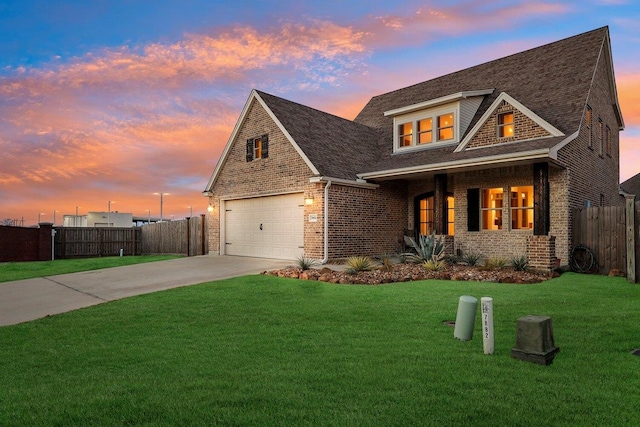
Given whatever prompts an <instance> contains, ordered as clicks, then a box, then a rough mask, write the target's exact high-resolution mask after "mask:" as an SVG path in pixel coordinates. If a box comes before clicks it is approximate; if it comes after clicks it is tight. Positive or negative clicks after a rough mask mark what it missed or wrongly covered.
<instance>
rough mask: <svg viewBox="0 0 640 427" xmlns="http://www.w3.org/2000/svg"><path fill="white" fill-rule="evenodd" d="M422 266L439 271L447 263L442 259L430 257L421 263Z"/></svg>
mask: <svg viewBox="0 0 640 427" xmlns="http://www.w3.org/2000/svg"><path fill="white" fill-rule="evenodd" d="M422 266H423V267H424V268H426V269H427V270H431V271H440V270H444V269H445V268H446V266H447V263H446V262H445V261H444V260H436V259H430V260H427V261H425V262H424V263H422Z"/></svg>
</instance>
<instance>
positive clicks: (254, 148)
mask: <svg viewBox="0 0 640 427" xmlns="http://www.w3.org/2000/svg"><path fill="white" fill-rule="evenodd" d="M267 157H269V135H268V134H264V135H262V136H260V137H258V138H249V139H247V151H246V159H247V162H251V161H253V160H257V159H266V158H267Z"/></svg>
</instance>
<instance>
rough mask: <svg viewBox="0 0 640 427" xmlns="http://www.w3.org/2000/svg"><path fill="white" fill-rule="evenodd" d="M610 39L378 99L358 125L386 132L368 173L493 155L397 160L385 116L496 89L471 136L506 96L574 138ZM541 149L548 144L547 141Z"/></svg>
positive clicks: (520, 57) (567, 43)
mask: <svg viewBox="0 0 640 427" xmlns="http://www.w3.org/2000/svg"><path fill="white" fill-rule="evenodd" d="M607 36H608V28H607V27H602V28H599V29H596V30H593V31H590V32H587V33H583V34H580V35H577V36H573V37H569V38H567V39H563V40H560V41H557V42H554V43H550V44H547V45H544V46H540V47H537V48H534V49H530V50H527V51H524V52H521V53H516V54H514V55H510V56H507V57H505V58H501V59H497V60H494V61H491V62H487V63H484V64H481V65H477V66H474V67H471V68H467V69H464V70H461V71H457V72H455V73H452V74H447V75H445V76H442V77H438V78H436V79H433V80H429V81H426V82H423V83H418V84H416V85H413V86H409V87H406V88H403V89H398V90H396V91H393V92H389V93H386V94H383V95H378V96H375V97H373V98H372V99H371V100H370V101H369V103H368V104H367V105H366V106H365V107H364V109H363V110H362V111H361V112H360V114H358V116H357V117H356V118H355V121H356V122H358V123H362V124H366V125H368V126H371V127H373V128H375V129H377V130H378V131H379V132H380V133H381V136H382V138H381V141H382V146H381V147H380V150H379V152H380V155H381V158H380V161H379V162H378V163H377V164H376V165H370V166H368V167H366V168H365V170H363V171H362V172H365V171H376V170H388V169H394V168H401V167H409V166H412V165H416V164H418V163H419V162H426V163H437V162H439V161H440V160H442V159H444V158H447V159H450V160H453V159H454V158H460V159H462V158H463V157H464V156H469V155H475V156H485V155H489V152H488V151H487V152H486V151H484V150H482V151H480V150H478V151H475V150H474V151H472V152H461V153H455V154H454V153H452V151H453V150H454V149H455V147H453V148H451V147H450V148H443V149H440V150H425V151H423V152H411V153H406V154H400V155H392V150H393V146H392V141H393V118H392V117H385V116H384V112H385V111H390V110H393V109H396V108H400V107H402V106H406V105H411V104H417V103H420V102H424V101H427V100H430V99H435V98H439V97H443V96H446V95H449V94H452V93H457V92H462V91H473V90H478V89H484V88H489V87H491V88H494V89H495V90H494V92H493V93H492V94H491V95H488V96H486V97H485V99H484V100H483V102H482V104H481V105H480V108H479V109H478V111H477V113H476V115H475V116H474V118H473V120H472V121H471V124H470V125H469V127H468V128H467V132H468V131H469V130H470V129H471V128H472V127H473V126H474V125H475V123H476V122H477V121H478V119H479V118H480V116H481V115H482V114H483V113H484V112H485V111H486V109H487V108H488V107H489V106H490V105H491V103H492V102H493V101H494V100H495V99H496V98H497V97H498V96H499V95H500V93H501V92H506V93H508V94H509V95H511V96H512V97H513V98H515V99H516V100H518V101H519V102H521V103H522V104H523V105H525V106H526V107H527V108H529V109H531V110H532V111H533V112H534V113H536V114H537V115H539V116H540V117H541V118H542V119H544V120H546V121H547V122H549V123H550V124H551V125H553V126H555V127H556V128H558V129H559V130H561V131H562V132H563V133H565V135H567V136H568V135H570V134H572V133H573V132H575V131H577V130H578V128H579V125H580V121H581V117H582V114H583V110H584V107H585V104H586V100H587V96H588V94H589V88H590V86H591V80H592V77H593V74H594V70H595V67H596V64H597V60H598V56H599V54H600V50H601V48H602V45H603V43H604V42H605V40H606V39H607ZM463 137H464V135H463ZM553 141H555V142H556V143H557V142H558V139H557V138H549V139H548V140H547V141H546V142H553ZM535 144H537V145H540V144H542V145H545V142H544V141H538V142H536V143H535ZM533 145H534V144H533V143H530V142H525V143H522V144H510V145H509V147H508V149H509V150H510V151H512V152H513V151H514V150H516V151H518V150H519V151H528V150H531V149H534V148H533ZM547 148H549V147H547ZM495 149H496V150H500V148H497V147H496V148H495ZM491 150H494V148H491ZM465 153H466V154H465Z"/></svg>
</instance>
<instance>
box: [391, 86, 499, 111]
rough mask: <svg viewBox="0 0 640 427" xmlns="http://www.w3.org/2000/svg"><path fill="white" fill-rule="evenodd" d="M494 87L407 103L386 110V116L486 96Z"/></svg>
mask: <svg viewBox="0 0 640 427" xmlns="http://www.w3.org/2000/svg"><path fill="white" fill-rule="evenodd" d="M493 91H494V89H483V90H471V91H466V92H457V93H452V94H451V95H447V96H442V97H440V98H436V99H431V100H429V101H425V102H420V103H418V104H412V105H407V106H406V107H401V108H396V109H394V110H389V111H385V112H384V115H385V117H388V116H398V115H400V114H406V113H412V112H414V111H418V110H422V109H425V108H431V107H437V106H438V105H442V104H447V103H449V102H454V101H459V100H461V99H464V98H470V97H472V96H484V95H490V94H492V93H493Z"/></svg>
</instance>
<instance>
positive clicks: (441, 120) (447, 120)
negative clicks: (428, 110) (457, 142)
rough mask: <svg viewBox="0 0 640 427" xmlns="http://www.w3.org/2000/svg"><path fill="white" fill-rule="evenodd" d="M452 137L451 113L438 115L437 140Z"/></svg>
mask: <svg viewBox="0 0 640 427" xmlns="http://www.w3.org/2000/svg"><path fill="white" fill-rule="evenodd" d="M447 139H453V114H445V115H443V116H438V141H443V140H447Z"/></svg>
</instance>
